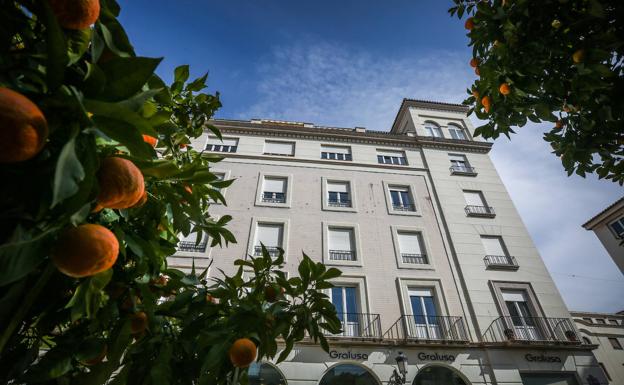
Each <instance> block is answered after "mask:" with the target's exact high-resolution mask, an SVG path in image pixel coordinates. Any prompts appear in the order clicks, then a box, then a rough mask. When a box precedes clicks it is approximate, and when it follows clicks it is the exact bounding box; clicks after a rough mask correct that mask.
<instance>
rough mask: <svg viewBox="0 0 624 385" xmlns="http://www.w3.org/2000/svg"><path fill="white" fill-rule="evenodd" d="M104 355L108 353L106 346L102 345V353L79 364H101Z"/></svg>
mask: <svg viewBox="0 0 624 385" xmlns="http://www.w3.org/2000/svg"><path fill="white" fill-rule="evenodd" d="M106 353H108V345H106V344H104V346H103V347H102V351H101V352H100V353H99V354H98V355H97V356H95V357H93V358H90V359H88V360H84V361H81V363H82V364H83V365H86V366H93V365H97V364H99V363H100V362H102V360H103V359H104V357H106Z"/></svg>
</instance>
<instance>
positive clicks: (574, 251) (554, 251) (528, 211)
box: [238, 42, 624, 312]
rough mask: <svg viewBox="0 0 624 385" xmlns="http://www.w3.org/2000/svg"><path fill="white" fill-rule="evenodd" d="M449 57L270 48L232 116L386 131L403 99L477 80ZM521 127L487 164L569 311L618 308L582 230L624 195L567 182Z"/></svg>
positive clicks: (607, 268)
mask: <svg viewBox="0 0 624 385" xmlns="http://www.w3.org/2000/svg"><path fill="white" fill-rule="evenodd" d="M466 61H467V60H466V58H465V57H463V56H462V55H459V54H456V53H452V52H442V51H439V52H424V53H422V52H413V51H412V52H411V53H409V54H403V53H401V54H397V55H395V56H394V57H378V56H373V55H371V54H369V53H366V52H362V51H354V50H352V49H348V48H345V47H342V46H340V45H336V44H329V43H323V42H315V43H312V44H305V45H304V44H299V45H294V46H282V47H276V48H275V49H274V50H273V51H272V52H271V54H269V55H267V56H266V57H265V58H264V59H263V60H262V61H261V62H260V63H259V67H258V71H259V73H258V79H259V80H258V82H257V84H256V87H257V94H258V102H257V103H256V104H254V105H252V106H251V107H250V108H249V109H248V110H246V111H243V112H241V113H240V114H239V116H238V117H240V118H241V119H249V118H250V117H254V118H269V119H281V120H293V121H305V122H312V123H315V124H319V125H328V126H338V127H341V126H342V127H353V126H364V127H367V128H369V129H375V130H388V129H389V128H390V126H391V124H392V121H393V120H394V117H395V115H396V112H397V110H398V108H399V105H400V103H401V101H402V99H403V98H405V97H409V98H415V99H426V100H436V101H446V102H461V100H463V99H464V97H465V95H466V93H465V90H466V88H467V87H468V86H469V85H470V84H471V82H472V78H473V74H472V71H471V69H470V67H468V65H467V62H466ZM546 129H548V126H543V125H541V126H540V125H535V124H531V125H527V126H526V127H524V128H522V129H519V134H517V135H515V136H514V137H512V141H511V142H510V141H508V140H507V139H499V140H498V141H497V142H496V144H495V146H494V149H493V151H492V153H491V156H492V159H493V161H494V163H495V165H496V167H497V170H498V171H499V173H500V175H501V177H502V179H503V181H504V183H505V185H506V187H507V189H508V190H509V192H510V194H511V196H512V199H513V201H514V203H515V204H516V207H517V208H518V210H519V212H520V215H521V216H522V218H523V220H524V222H525V224H526V225H527V227H528V229H529V232H530V233H531V235H532V237H533V239H534V241H535V243H536V245H537V247H538V249H539V251H540V253H541V255H542V257H543V258H544V260H545V262H546V264H547V266H548V268H549V270H550V271H551V274H552V276H553V278H554V279H555V282H556V283H557V286H558V287H559V289H560V291H561V292H562V295H563V297H564V299H565V300H566V303H567V304H568V306H569V307H570V308H571V309H575V310H588V311H611V312H613V311H618V310H622V309H624V299H623V298H622V297H621V295H620V293H621V292H622V291H624V277H623V276H622V274H621V273H620V272H619V270H618V269H617V267H616V266H615V264H614V263H613V262H612V261H611V259H610V258H609V256H608V255H607V253H606V251H605V250H604V249H603V247H602V245H601V244H600V243H599V241H598V240H597V238H596V237H595V236H594V234H593V233H590V232H588V231H585V230H584V229H583V228H581V224H582V223H584V222H585V221H586V220H587V219H588V218H590V217H591V216H593V215H594V214H595V213H597V212H599V211H600V210H602V209H603V208H604V207H606V206H607V205H608V204H610V203H611V202H612V201H614V200H615V199H617V198H619V196H621V195H622V189H621V187H619V186H617V185H616V184H614V183H611V182H607V181H598V180H597V179H596V178H594V177H588V178H587V179H583V178H580V177H576V176H573V177H570V178H568V177H567V176H566V174H565V172H564V171H563V169H562V167H561V164H560V162H559V161H558V159H557V158H555V157H554V156H553V155H552V154H550V149H549V146H548V144H547V143H545V142H544V141H543V140H542V139H541V137H542V134H543V132H544V130H546Z"/></svg>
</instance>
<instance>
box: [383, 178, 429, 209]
mask: <svg viewBox="0 0 624 385" xmlns="http://www.w3.org/2000/svg"><path fill="white" fill-rule="evenodd" d="M382 185H383V188H384V195H385V196H386V208H387V210H388V214H390V215H409V216H416V217H420V216H422V211H421V210H420V205H419V199H418V197H417V195H416V191H417V190H416V186H415V185H414V184H413V183H407V184H406V183H405V182H404V181H403V182H401V181H396V182H395V181H388V180H384V181H382ZM395 186H396V187H401V188H407V189H408V190H409V194H410V197H411V198H412V201H413V202H412V204H413V205H414V211H403V210H395V209H394V206H393V205H392V196H391V195H390V188H391V187H395Z"/></svg>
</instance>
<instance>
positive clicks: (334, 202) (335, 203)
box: [327, 199, 351, 207]
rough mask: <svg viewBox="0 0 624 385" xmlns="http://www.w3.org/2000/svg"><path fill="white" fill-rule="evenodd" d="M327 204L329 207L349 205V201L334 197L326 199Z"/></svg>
mask: <svg viewBox="0 0 624 385" xmlns="http://www.w3.org/2000/svg"><path fill="white" fill-rule="evenodd" d="M327 204H328V205H329V206H331V207H351V201H350V200H342V201H339V200H335V199H330V200H328V201H327Z"/></svg>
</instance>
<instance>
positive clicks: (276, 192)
mask: <svg viewBox="0 0 624 385" xmlns="http://www.w3.org/2000/svg"><path fill="white" fill-rule="evenodd" d="M287 184H288V179H286V178H277V177H266V176H265V177H264V181H263V182H262V202H265V203H286V186H287Z"/></svg>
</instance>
